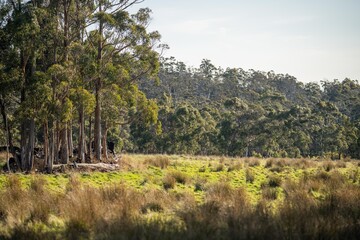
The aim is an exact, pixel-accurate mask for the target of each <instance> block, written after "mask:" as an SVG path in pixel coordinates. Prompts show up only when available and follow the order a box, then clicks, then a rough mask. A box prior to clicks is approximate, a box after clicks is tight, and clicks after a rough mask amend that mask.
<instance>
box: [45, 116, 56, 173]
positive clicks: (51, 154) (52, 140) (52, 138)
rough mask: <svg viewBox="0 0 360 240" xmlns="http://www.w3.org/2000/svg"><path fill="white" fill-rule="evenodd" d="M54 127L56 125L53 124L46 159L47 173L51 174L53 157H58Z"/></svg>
mask: <svg viewBox="0 0 360 240" xmlns="http://www.w3.org/2000/svg"><path fill="white" fill-rule="evenodd" d="M55 125H56V123H55V122H53V124H52V126H51V130H50V147H49V158H48V159H47V166H46V167H47V173H52V170H53V165H54V160H55V157H56V156H57V155H58V152H57V151H56V146H55V145H56V136H55V135H56V134H55Z"/></svg>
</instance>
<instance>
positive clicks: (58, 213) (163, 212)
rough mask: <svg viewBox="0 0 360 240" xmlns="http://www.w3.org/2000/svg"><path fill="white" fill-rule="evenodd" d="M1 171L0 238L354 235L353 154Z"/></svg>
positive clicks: (359, 184)
mask: <svg viewBox="0 0 360 240" xmlns="http://www.w3.org/2000/svg"><path fill="white" fill-rule="evenodd" d="M119 164H120V170H119V171H113V172H91V171H89V172H76V171H69V172H66V173H57V174H51V175H43V174H28V175H24V174H0V239H356V238H357V237H358V236H360V201H359V200H360V172H359V168H360V167H359V166H360V162H359V161H353V160H339V161H330V160H324V159H275V158H270V159H257V158H226V157H216V156H213V157H212V156H209V157H200V156H168V155H124V156H122V158H121V160H120V161H119Z"/></svg>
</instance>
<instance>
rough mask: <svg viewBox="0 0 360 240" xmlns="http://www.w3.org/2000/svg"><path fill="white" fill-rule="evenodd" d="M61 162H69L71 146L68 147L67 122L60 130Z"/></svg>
mask: <svg viewBox="0 0 360 240" xmlns="http://www.w3.org/2000/svg"><path fill="white" fill-rule="evenodd" d="M60 142H61V144H60V162H61V163H62V164H68V163H69V152H68V150H69V148H68V135H67V124H66V123H65V124H64V125H63V126H62V129H61V130H60Z"/></svg>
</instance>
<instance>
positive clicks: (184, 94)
mask: <svg viewBox="0 0 360 240" xmlns="http://www.w3.org/2000/svg"><path fill="white" fill-rule="evenodd" d="M159 78H160V83H159V84H156V83H154V82H149V81H146V80H145V79H143V80H142V81H140V84H139V86H140V89H141V90H142V91H144V92H145V93H146V96H147V97H148V98H149V99H156V100H157V103H158V106H159V115H158V121H159V123H158V124H160V125H161V128H162V133H161V134H156V131H155V130H156V129H155V128H147V127H146V125H144V124H140V125H139V124H132V125H131V126H130V133H131V136H132V138H131V139H132V144H133V145H129V146H131V147H132V148H134V150H135V151H138V152H154V153H158V152H161V153H164V152H165V153H188V154H205V155H207V154H222V155H229V156H242V157H247V156H259V157H291V158H296V157H314V156H319V157H331V158H333V159H338V158H341V157H352V158H358V157H359V127H360V125H359V110H360V105H359V104H360V101H359V100H360V85H359V83H358V81H356V80H351V79H344V80H343V81H339V80H333V81H321V83H320V84H318V83H315V82H311V83H307V84H304V83H302V82H300V81H298V80H297V79H296V78H295V77H293V76H290V75H288V74H276V73H274V72H273V71H270V72H262V71H256V70H248V71H245V70H243V69H241V68H227V69H222V68H220V67H215V66H214V65H213V64H212V63H211V61H210V60H207V59H204V60H203V61H202V62H201V65H200V66H199V68H188V67H187V66H186V65H185V64H184V63H183V62H180V61H177V60H176V59H175V58H168V59H162V60H161V70H160V73H159ZM128 148H129V147H128Z"/></svg>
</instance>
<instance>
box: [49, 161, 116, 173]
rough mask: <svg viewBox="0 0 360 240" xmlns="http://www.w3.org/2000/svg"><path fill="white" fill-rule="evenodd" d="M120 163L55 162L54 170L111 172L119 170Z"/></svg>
mask: <svg viewBox="0 0 360 240" xmlns="http://www.w3.org/2000/svg"><path fill="white" fill-rule="evenodd" d="M119 168H120V167H119V165H118V164H112V163H69V164H54V165H53V172H65V171H66V170H71V169H74V170H76V171H79V172H85V171H100V172H111V171H116V170H119Z"/></svg>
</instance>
